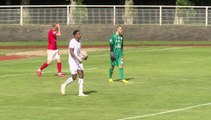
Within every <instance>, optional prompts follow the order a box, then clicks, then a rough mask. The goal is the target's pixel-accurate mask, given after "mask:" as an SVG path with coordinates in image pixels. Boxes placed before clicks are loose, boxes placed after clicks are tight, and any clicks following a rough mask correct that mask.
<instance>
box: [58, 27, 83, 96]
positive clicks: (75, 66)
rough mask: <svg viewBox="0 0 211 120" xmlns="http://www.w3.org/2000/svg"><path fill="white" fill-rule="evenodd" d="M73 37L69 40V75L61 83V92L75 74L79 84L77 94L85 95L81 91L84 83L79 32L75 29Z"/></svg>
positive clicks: (74, 77)
mask: <svg viewBox="0 0 211 120" xmlns="http://www.w3.org/2000/svg"><path fill="white" fill-rule="evenodd" d="M73 36H74V38H73V39H71V40H70V42H69V60H68V62H69V67H70V72H71V75H72V76H71V77H69V78H68V79H67V80H66V81H65V82H64V83H63V84H62V85H61V94H63V95H65V91H66V86H67V85H69V84H70V83H72V82H73V81H74V80H76V78H77V75H78V77H79V80H78V85H79V93H78V96H87V95H85V94H84V93H83V85H84V68H83V63H82V60H81V58H80V56H79V55H80V50H81V43H80V39H81V36H82V35H81V33H80V31H79V30H75V31H74V32H73Z"/></svg>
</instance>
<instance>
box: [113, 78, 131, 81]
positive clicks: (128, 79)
mask: <svg viewBox="0 0 211 120" xmlns="http://www.w3.org/2000/svg"><path fill="white" fill-rule="evenodd" d="M133 79H134V78H125V80H127V81H130V80H133ZM120 80H121V79H115V80H114V81H120Z"/></svg>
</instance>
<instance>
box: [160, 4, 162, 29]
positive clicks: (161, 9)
mask: <svg viewBox="0 0 211 120" xmlns="http://www.w3.org/2000/svg"><path fill="white" fill-rule="evenodd" d="M161 25H162V6H160V26H161Z"/></svg>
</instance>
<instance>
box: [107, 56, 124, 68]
mask: <svg viewBox="0 0 211 120" xmlns="http://www.w3.org/2000/svg"><path fill="white" fill-rule="evenodd" d="M123 61H124V60H123V57H118V58H116V60H114V61H112V60H111V59H110V63H111V66H122V65H123Z"/></svg>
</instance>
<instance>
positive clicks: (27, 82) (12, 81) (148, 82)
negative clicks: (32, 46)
mask: <svg viewBox="0 0 211 120" xmlns="http://www.w3.org/2000/svg"><path fill="white" fill-rule="evenodd" d="M108 55H109V54H108V50H105V51H97V52H89V59H88V60H87V61H86V62H84V67H85V88H84V89H85V92H86V93H87V94H88V95H89V96H88V97H78V96H77V93H78V85H77V81H75V82H74V83H73V84H71V85H69V86H68V87H67V95H65V96H62V95H61V94H60V85H61V83H63V82H64V81H65V80H66V79H67V77H65V78H59V77H57V76H56V73H57V69H56V63H55V62H53V64H52V65H51V66H49V67H48V68H46V69H45V70H44V71H43V76H42V77H41V78H38V77H37V75H36V73H35V71H36V69H37V68H38V67H40V66H41V64H42V63H43V62H44V61H45V60H46V57H34V58H27V59H19V60H10V61H0V119H1V120H120V119H122V120H126V119H131V120H199V119H202V120H210V118H211V114H210V113H211V105H210V103H211V93H210V91H211V47H137V48H128V49H126V50H125V54H124V56H125V66H124V71H125V77H126V79H128V80H129V82H130V84H122V83H120V82H119V81H118V70H117V69H115V72H114V79H115V80H116V81H115V82H114V83H112V84H110V83H108V82H107V80H108V68H109V56H108ZM67 59H68V58H67V55H63V56H62V60H63V71H64V72H65V73H66V74H67V76H69V68H68V64H67ZM203 104H204V105H203ZM197 105H199V106H197ZM200 105H201V106H200Z"/></svg>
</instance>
